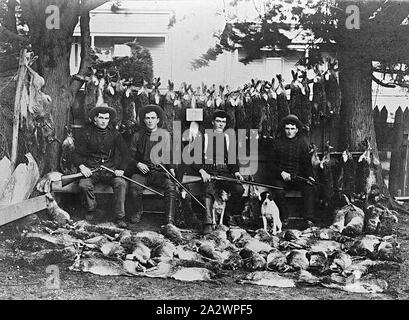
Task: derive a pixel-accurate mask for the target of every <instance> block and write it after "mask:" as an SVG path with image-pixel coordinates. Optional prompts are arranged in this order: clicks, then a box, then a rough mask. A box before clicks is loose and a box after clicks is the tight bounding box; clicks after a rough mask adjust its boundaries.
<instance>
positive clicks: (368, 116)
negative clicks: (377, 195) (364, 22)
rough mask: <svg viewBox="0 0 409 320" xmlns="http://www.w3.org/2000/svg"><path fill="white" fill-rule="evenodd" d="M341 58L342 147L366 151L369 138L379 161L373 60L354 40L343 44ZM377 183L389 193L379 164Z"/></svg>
mask: <svg viewBox="0 0 409 320" xmlns="http://www.w3.org/2000/svg"><path fill="white" fill-rule="evenodd" d="M354 44H355V45H356V47H354ZM338 59H339V60H338V62H339V77H340V79H339V80H340V88H341V92H342V98H341V114H340V116H341V118H340V121H341V124H340V136H339V141H340V147H341V149H345V148H346V147H347V146H348V145H349V147H350V151H364V148H365V147H364V145H363V142H364V141H365V139H370V144H371V147H372V152H373V154H374V157H375V159H377V160H379V154H378V148H377V144H376V134H375V127H374V123H373V115H372V61H371V59H370V58H368V57H367V56H366V55H365V50H364V48H360V47H359V45H358V44H357V42H355V41H354V42H352V43H349V45H348V46H341V50H340V51H339V52H338ZM376 183H377V184H378V186H379V187H380V188H381V190H382V192H383V193H384V194H388V195H389V192H388V189H387V187H386V184H385V182H384V180H383V177H382V167H381V166H380V165H379V166H378V168H377V172H376Z"/></svg>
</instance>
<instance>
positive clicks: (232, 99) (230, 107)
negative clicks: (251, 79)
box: [225, 92, 240, 130]
mask: <svg viewBox="0 0 409 320" xmlns="http://www.w3.org/2000/svg"><path fill="white" fill-rule="evenodd" d="M239 100H240V93H239V92H234V93H233V92H232V93H230V94H229V97H228V98H227V99H226V104H225V110H226V113H227V115H228V116H229V128H232V129H235V130H236V129H239V127H237V121H236V110H237V107H238V104H239V103H240V102H239Z"/></svg>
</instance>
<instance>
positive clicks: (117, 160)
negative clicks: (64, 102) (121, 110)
mask: <svg viewBox="0 0 409 320" xmlns="http://www.w3.org/2000/svg"><path fill="white" fill-rule="evenodd" d="M115 117H116V111H115V109H114V108H111V107H109V106H108V105H107V104H106V103H103V104H101V105H98V106H96V107H94V108H93V109H91V110H90V113H89V118H90V120H91V121H92V123H91V124H90V125H88V126H87V127H85V128H84V130H83V131H82V132H81V133H80V135H79V136H78V138H77V142H76V146H75V152H74V154H73V163H74V165H75V166H77V167H78V168H79V169H80V171H81V173H82V174H83V175H84V177H85V178H83V179H80V181H79V184H78V186H79V188H80V190H81V194H82V200H83V203H84V205H85V207H86V210H87V215H86V218H87V220H92V219H93V218H94V215H95V213H96V209H97V202H96V200H95V195H94V185H95V184H96V183H98V182H99V183H103V184H108V185H111V186H112V187H113V189H114V213H115V217H116V223H117V225H118V226H119V227H121V228H125V227H126V223H125V222H124V218H125V206H124V204H125V196H126V188H127V182H126V181H125V180H124V179H123V178H122V176H123V174H124V170H125V169H126V167H127V164H128V161H129V153H128V150H127V147H126V144H125V142H124V140H123V139H122V136H121V135H120V134H119V132H117V131H116V130H115V129H113V128H112V127H111V126H110V125H109V124H110V122H112V121H114V120H115ZM101 165H104V166H106V167H108V168H110V169H112V170H114V171H115V174H112V173H110V172H107V171H103V170H100V171H96V172H92V169H97V168H98V167H99V166H101Z"/></svg>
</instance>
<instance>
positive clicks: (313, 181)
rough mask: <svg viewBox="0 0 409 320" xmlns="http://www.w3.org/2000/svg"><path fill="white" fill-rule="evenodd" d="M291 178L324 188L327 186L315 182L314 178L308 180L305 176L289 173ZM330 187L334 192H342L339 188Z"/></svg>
mask: <svg viewBox="0 0 409 320" xmlns="http://www.w3.org/2000/svg"><path fill="white" fill-rule="evenodd" d="M291 180H298V181H301V182H304V183H308V184H310V185H315V186H320V187H324V188H327V187H328V186H325V185H323V184H322V183H319V182H317V181H315V180H310V179H307V178H304V177H301V176H297V175H296V174H291ZM331 189H332V190H334V191H336V192H340V193H344V192H343V191H342V190H341V189H339V188H334V187H331Z"/></svg>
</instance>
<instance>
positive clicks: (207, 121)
mask: <svg viewBox="0 0 409 320" xmlns="http://www.w3.org/2000/svg"><path fill="white" fill-rule="evenodd" d="M214 93H215V89H214V85H213V87H212V88H210V89H206V101H205V106H204V108H203V127H204V129H210V128H212V117H213V112H214V110H215V109H216V104H215V99H214Z"/></svg>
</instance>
